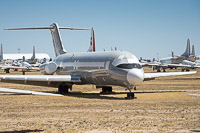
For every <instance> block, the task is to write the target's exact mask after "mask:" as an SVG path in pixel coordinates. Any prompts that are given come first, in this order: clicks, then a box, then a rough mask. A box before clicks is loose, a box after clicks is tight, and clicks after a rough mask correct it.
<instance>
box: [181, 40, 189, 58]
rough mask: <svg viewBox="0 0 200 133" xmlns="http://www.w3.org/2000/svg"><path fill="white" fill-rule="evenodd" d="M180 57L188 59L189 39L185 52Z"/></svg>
mask: <svg viewBox="0 0 200 133" xmlns="http://www.w3.org/2000/svg"><path fill="white" fill-rule="evenodd" d="M182 56H185V57H189V56H190V39H189V38H188V39H187V47H186V50H185V52H184V53H183V54H182Z"/></svg>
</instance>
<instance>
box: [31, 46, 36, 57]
mask: <svg viewBox="0 0 200 133" xmlns="http://www.w3.org/2000/svg"><path fill="white" fill-rule="evenodd" d="M34 59H35V46H33V55H32V57H31V60H34Z"/></svg>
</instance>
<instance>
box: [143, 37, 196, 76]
mask: <svg viewBox="0 0 200 133" xmlns="http://www.w3.org/2000/svg"><path fill="white" fill-rule="evenodd" d="M196 59H197V56H196V55H195V49H194V45H193V46H192V53H191V52H190V40H189V39H188V40H187V46H186V50H185V52H184V53H183V54H182V55H181V56H176V55H174V53H173V52H172V57H166V58H162V59H160V61H155V60H153V62H150V63H147V64H146V65H145V66H150V67H153V70H157V72H161V70H163V72H166V69H168V68H169V69H173V68H175V69H176V68H181V70H182V71H185V70H186V71H190V69H196V68H200V67H199V66H198V63H196V62H198V60H196ZM192 61H195V62H192Z"/></svg>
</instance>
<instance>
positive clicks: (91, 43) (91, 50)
mask: <svg viewBox="0 0 200 133" xmlns="http://www.w3.org/2000/svg"><path fill="white" fill-rule="evenodd" d="M95 51H96V48H95V37H94V29H93V28H92V29H91V38H90V47H89V49H88V52H95Z"/></svg>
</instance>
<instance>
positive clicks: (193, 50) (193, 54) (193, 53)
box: [191, 45, 195, 56]
mask: <svg viewBox="0 0 200 133" xmlns="http://www.w3.org/2000/svg"><path fill="white" fill-rule="evenodd" d="M191 55H192V56H195V49H194V45H192V54H191Z"/></svg>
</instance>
